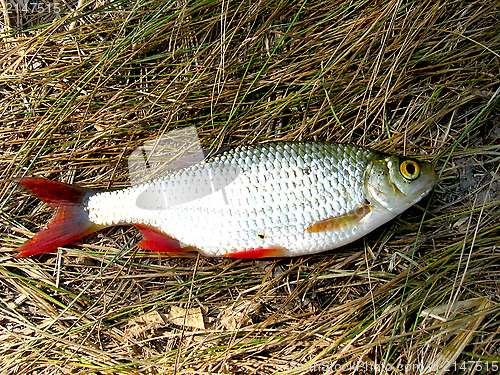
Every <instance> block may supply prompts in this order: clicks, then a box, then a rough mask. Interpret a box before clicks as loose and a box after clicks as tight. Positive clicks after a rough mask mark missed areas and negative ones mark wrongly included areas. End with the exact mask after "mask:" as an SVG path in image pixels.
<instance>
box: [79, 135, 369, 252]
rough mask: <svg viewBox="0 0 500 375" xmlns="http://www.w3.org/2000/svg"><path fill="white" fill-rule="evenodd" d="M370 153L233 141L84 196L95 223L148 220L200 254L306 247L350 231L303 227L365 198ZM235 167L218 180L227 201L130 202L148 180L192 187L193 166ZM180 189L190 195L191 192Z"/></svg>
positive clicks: (324, 244) (217, 195) (319, 246)
mask: <svg viewBox="0 0 500 375" xmlns="http://www.w3.org/2000/svg"><path fill="white" fill-rule="evenodd" d="M375 155H377V154H376V153H374V152H373V151H371V150H368V149H365V148H361V147H356V146H350V145H338V146H335V147H331V146H329V144H310V143H292V144H290V143H284V144H283V143H270V144H267V145H263V146H261V147H257V148H255V147H238V148H236V149H234V150H230V151H227V152H225V153H223V154H221V155H216V156H213V157H211V158H210V159H208V160H206V161H205V162H204V163H203V164H202V165H201V166H199V165H194V166H191V167H189V168H187V169H184V170H182V171H179V172H176V173H172V174H170V175H168V176H166V177H164V178H162V179H159V180H155V181H152V182H150V183H146V184H142V185H140V186H135V187H131V188H129V189H125V190H121V191H119V192H105V193H100V194H96V195H94V196H92V197H91V198H90V199H89V201H88V212H89V218H90V220H91V221H92V222H94V223H96V224H100V225H111V224H113V225H116V224H133V223H140V224H145V225H151V226H154V227H157V228H159V229H160V230H161V231H162V232H164V233H166V234H167V235H169V236H172V237H175V238H176V239H178V240H179V241H181V242H182V243H184V244H186V245H188V246H194V247H196V248H198V249H199V250H200V251H201V252H202V253H203V255H205V256H219V255H224V254H226V253H231V252H234V251H241V250H245V249H255V248H269V247H271V248H272V247H280V248H283V249H293V251H294V252H295V253H297V254H307V253H313V252H317V251H321V250H325V249H327V248H329V247H331V246H332V244H334V243H336V242H339V241H341V240H342V239H343V238H344V237H347V236H349V235H350V234H352V229H350V228H349V229H347V230H346V232H345V233H343V232H340V231H339V232H338V233H334V234H332V233H328V234H325V233H307V232H306V229H307V228H308V227H309V226H311V225H312V224H314V222H317V221H320V220H325V219H327V218H328V217H334V216H339V215H343V214H345V213H347V212H349V211H351V210H352V209H354V208H355V207H356V206H357V205H359V204H361V203H362V202H363V201H364V195H363V189H362V185H363V173H364V171H365V170H366V167H367V165H368V164H369V162H370V160H371V159H373V157H375ZM234 166H237V167H238V168H239V174H238V176H237V177H236V178H235V179H234V180H233V181H231V182H229V183H227V184H226V186H225V187H224V191H225V194H226V196H227V202H224V200H223V199H222V197H221V195H222V191H217V192H214V193H213V194H209V195H205V196H203V197H200V198H197V199H193V200H188V202H186V203H183V204H181V205H177V206H174V207H164V208H163V209H161V210H142V209H140V208H138V207H137V205H135V203H134V202H135V200H136V199H137V196H138V194H140V193H141V192H143V191H144V190H148V189H150V188H151V186H154V185H158V184H160V185H161V187H162V189H163V190H164V191H166V190H167V189H168V188H167V187H168V186H172V185H173V186H175V185H177V184H178V185H181V186H187V187H189V186H199V184H200V181H199V180H198V181H197V178H199V176H200V173H199V171H200V167H201V168H208V169H210V168H221V167H222V168H228V169H229V168H230V167H234ZM354 166H355V168H351V167H354ZM340 170H342V171H343V172H340ZM222 175H224V172H223V173H222ZM277 177H279V178H277ZM225 183H226V182H223V183H222V184H223V185H224V184H225ZM180 193H186V192H180ZM187 194H188V195H189V194H192V195H193V196H196V192H190V191H189V192H187ZM292 218H293V219H292ZM194 223H195V226H196V229H195V230H193V224H194ZM259 234H260V235H261V236H259ZM262 235H264V238H262Z"/></svg>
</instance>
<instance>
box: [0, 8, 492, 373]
mask: <svg viewBox="0 0 500 375" xmlns="http://www.w3.org/2000/svg"><path fill="white" fill-rule="evenodd" d="M1 4H2V6H3V11H4V12H3V14H4V17H3V18H2V19H3V24H2V26H3V29H2V30H3V37H2V45H1V48H2V53H1V56H0V64H1V67H2V73H1V74H0V92H1V96H0V103H1V105H0V109H1V114H2V115H1V117H0V121H1V127H0V139H1V153H0V166H1V168H0V175H1V178H2V182H3V183H2V185H1V200H0V202H1V203H0V207H1V211H0V215H1V223H2V243H1V253H0V254H1V255H0V256H1V264H0V274H1V276H0V296H1V299H2V303H1V304H0V306H1V307H0V342H1V346H0V358H1V359H0V361H1V363H2V365H1V368H2V371H3V373H9V374H13V373H16V374H24V373H30V374H60V373H61V374H62V373H82V374H137V373H148V374H157V373H166V374H171V373H178V374H181V373H186V374H187V373H189V374H199V373H245V374H248V373H258V374H271V373H286V374H298V373H301V374H302V373H311V374H312V373H325V372H328V371H332V373H333V372H334V371H335V366H336V365H337V366H340V365H344V366H347V367H346V368H347V369H346V370H345V371H344V372H342V373H353V374H365V373H366V374H370V373H374V372H375V370H376V368H375V367H374V366H375V365H378V366H381V364H385V365H386V366H392V367H390V368H389V367H387V368H386V370H387V371H388V373H407V374H411V373H425V372H426V370H424V367H425V366H430V367H428V368H427V369H428V370H429V371H430V372H432V373H443V369H446V368H447V367H446V366H451V369H452V370H456V371H457V372H459V370H458V369H457V368H456V367H457V366H459V365H462V364H465V366H466V370H465V371H462V372H461V373H471V374H472V373H485V369H486V368H487V367H486V366H490V368H488V370H492V368H491V366H494V365H495V364H496V365H498V366H500V363H499V362H495V361H499V359H500V345H499V340H500V337H499V330H500V323H499V322H500V319H499V315H500V303H499V302H500V296H499V293H498V290H499V287H500V249H499V248H498V243H499V239H500V235H499V226H500V224H499V214H500V210H499V195H498V192H499V189H500V183H499V177H498V176H499V175H498V168H499V167H498V165H499V163H498V160H499V155H500V152H499V151H500V150H499V148H500V146H499V142H498V139H499V136H500V131H499V127H498V124H499V117H500V113H499V110H498V107H497V106H496V105H497V104H498V101H499V98H500V94H499V91H498V88H499V83H500V78H499V77H500V52H499V51H500V26H499V25H500V11H499V8H498V6H495V2H482V1H472V2H471V1H460V0H457V1H409V2H402V1H384V2H372V1H360V2H345V1H335V0H332V1H324V2H323V1H316V0H313V1H303V2H299V3H297V2H292V1H289V2H287V1H281V2H279V1H267V2H266V1H258V2H227V1H222V2H221V1H206V0H200V1H193V2H177V1H147V0H138V1H137V2H135V3H134V2H127V1H119V0H118V1H110V2H106V1H99V0H98V1H95V0H91V1H88V2H80V3H78V6H77V3H76V2H75V3H71V2H61V3H49V2H43V1H42V0H40V2H39V4H41V7H42V9H43V10H44V12H41V13H29V12H24V11H23V10H22V9H18V11H17V12H16V11H15V10H14V9H13V8H12V7H10V6H9V4H12V3H8V2H2V3H1ZM54 4H57V9H55V7H54ZM9 10H10V12H8V11H9ZM55 10H58V11H59V12H56V11H55ZM187 125H195V126H196V127H197V129H198V131H199V135H200V138H201V141H202V143H203V146H204V147H205V148H207V149H209V148H219V147H222V146H229V145H231V146H233V145H237V144H242V143H246V144H250V143H261V142H266V141H269V140H298V139H300V140H316V139H321V140H331V141H340V142H353V143H356V144H363V145H370V146H373V147H376V148H379V149H381V150H386V151H394V152H397V153H401V154H421V155H424V157H426V158H427V159H430V160H434V161H435V163H436V165H437V168H438V169H439V170H440V171H441V180H440V183H439V185H438V186H437V188H436V190H435V191H434V193H433V195H432V197H429V198H427V199H425V200H424V201H423V202H421V204H420V206H417V207H414V208H412V209H410V210H409V211H407V212H405V213H404V214H403V215H401V216H400V217H399V218H398V219H396V220H394V221H393V222H391V223H389V224H388V225H385V226H383V227H382V229H381V230H380V231H377V233H374V234H372V235H369V236H367V237H366V238H365V239H363V240H360V241H357V242H355V243H353V244H352V245H349V246H346V247H344V248H342V249H339V250H337V251H330V252H328V253H325V254H318V255H314V256H310V257H301V258H296V259H277V260H269V261H243V260H227V259H204V258H198V257H196V256H193V257H185V258H169V257H159V256H158V255H156V254H152V253H146V252H143V251H141V250H139V249H138V248H137V247H136V246H134V244H135V243H136V242H137V240H138V234H137V232H136V231H135V230H133V229H130V228H126V227H121V228H114V229H109V230H105V231H102V232H101V233H100V234H98V235H96V236H94V237H90V238H87V239H85V240H84V241H82V242H81V243H79V244H76V245H72V246H68V247H67V248H64V249H62V250H60V252H59V253H58V254H48V255H43V256H39V257H35V258H33V259H14V258H13V257H12V256H13V254H14V249H15V248H16V247H18V246H19V245H20V244H21V243H22V242H23V241H25V240H26V238H28V237H29V236H30V235H32V233H33V232H36V231H38V230H39V229H40V228H41V227H42V226H43V225H44V223H46V222H47V221H48V219H49V218H50V217H51V215H52V213H51V210H50V209H49V208H48V207H46V206H44V205H42V204H40V203H39V202H38V201H36V200H35V199H33V198H30V197H27V196H26V195H24V194H21V193H20V192H18V191H17V190H16V189H15V186H14V184H12V183H10V180H11V179H12V178H14V177H19V176H24V175H34V176H43V177H48V178H52V179H56V180H59V181H65V182H75V183H78V184H80V185H83V186H88V187H94V188H119V187H123V186H125V185H126V184H127V181H128V179H127V163H126V158H127V156H128V155H129V154H130V153H131V152H132V150H134V148H136V147H137V146H138V145H140V144H141V143H143V142H145V141H146V140H149V139H153V138H155V137H157V136H158V135H161V134H163V133H165V132H168V131H170V130H172V129H176V128H179V127H183V126H187ZM195 308H198V309H195ZM176 311H177V312H179V311H180V312H183V311H184V315H186V316H185V319H186V321H185V322H184V320H182V322H180V321H179V319H177V320H176V319H175V317H173V316H172V314H174V315H175V312H176ZM188 315H189V316H188ZM191 315H192V317H190V316H191ZM200 315H201V316H203V319H204V321H202V322H200V318H199V317H200ZM190 319H192V321H193V324H203V325H204V328H193V327H192V326H191V325H190V324H187V322H188V321H191V320H190ZM349 365H350V366H351V367H349ZM356 365H357V366H358V367H356ZM438 365H439V366H438ZM475 365H477V366H479V365H482V369H483V370H480V369H479V367H474V366H475ZM370 366H372V367H370ZM405 366H406V367H405ZM454 366H455V367H454ZM438 367H439V369H438ZM394 368H397V369H398V370H399V371H400V372H394V371H392V370H393V369H394ZM337 369H338V367H337ZM378 369H380V367H379V368H378ZM391 371H392V372H391Z"/></svg>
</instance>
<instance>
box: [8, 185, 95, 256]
mask: <svg viewBox="0 0 500 375" xmlns="http://www.w3.org/2000/svg"><path fill="white" fill-rule="evenodd" d="M14 182H16V183H17V184H19V185H20V186H22V187H23V188H24V189H26V190H28V191H29V192H30V193H31V194H32V195H34V196H35V197H37V198H39V199H41V200H43V201H44V202H46V203H49V204H50V205H51V206H52V207H54V208H55V209H56V210H57V211H56V215H55V217H54V219H53V220H52V221H51V222H50V223H49V224H48V225H47V228H46V229H44V230H42V231H40V232H38V233H37V234H35V236H33V237H32V238H31V239H30V240H28V241H27V242H25V243H24V244H23V245H22V246H21V247H20V248H19V249H18V250H19V253H17V254H16V257H26V256H31V255H35V254H41V253H45V252H47V251H51V250H54V249H57V248H58V247H59V246H64V245H66V244H68V243H71V242H74V241H76V240H78V239H79V238H82V237H84V236H86V235H88V234H90V233H93V232H95V231H98V230H99V229H102V228H104V226H101V225H97V224H94V223H92V222H91V221H90V220H89V218H88V214H87V213H86V212H85V210H84V208H83V205H82V200H83V198H84V197H85V196H86V195H87V194H88V193H89V190H85V189H82V188H79V187H76V186H73V185H68V184H65V183H62V182H57V181H51V180H48V179H46V178H36V177H27V178H18V179H16V180H14Z"/></svg>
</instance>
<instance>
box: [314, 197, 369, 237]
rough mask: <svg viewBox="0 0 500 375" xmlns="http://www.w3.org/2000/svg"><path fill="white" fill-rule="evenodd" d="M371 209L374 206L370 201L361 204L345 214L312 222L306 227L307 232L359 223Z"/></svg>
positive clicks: (331, 229)
mask: <svg viewBox="0 0 500 375" xmlns="http://www.w3.org/2000/svg"><path fill="white" fill-rule="evenodd" d="M371 210H372V208H371V206H370V204H369V203H368V202H365V203H362V204H359V205H357V206H356V207H354V208H353V209H352V210H351V211H349V212H347V213H345V214H342V215H339V216H333V217H329V218H328V219H324V220H321V221H318V222H316V223H314V224H312V225H311V226H310V227H308V228H307V229H306V232H329V231H334V230H337V229H341V228H343V227H345V226H347V225H349V224H351V225H352V224H354V225H355V224H359V223H360V222H361V220H362V219H363V218H364V217H365V216H366V215H368V214H369V213H370V212H371Z"/></svg>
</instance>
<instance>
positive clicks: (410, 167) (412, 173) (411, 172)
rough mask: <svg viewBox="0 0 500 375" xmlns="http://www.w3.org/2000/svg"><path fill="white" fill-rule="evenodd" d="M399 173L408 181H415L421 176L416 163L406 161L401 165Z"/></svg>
mask: <svg viewBox="0 0 500 375" xmlns="http://www.w3.org/2000/svg"><path fill="white" fill-rule="evenodd" d="M399 171H400V172H401V174H402V175H403V177H404V178H406V179H407V180H410V181H413V180H415V179H416V178H417V177H418V176H419V175H420V167H419V165H418V164H417V162H416V161H413V160H405V161H403V162H402V163H401V164H400V165H399Z"/></svg>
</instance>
